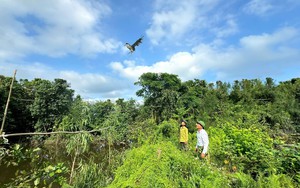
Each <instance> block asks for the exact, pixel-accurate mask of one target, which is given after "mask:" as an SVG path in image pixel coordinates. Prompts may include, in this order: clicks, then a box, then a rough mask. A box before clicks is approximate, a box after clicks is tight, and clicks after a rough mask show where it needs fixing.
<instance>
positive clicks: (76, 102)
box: [0, 73, 300, 187]
mask: <svg viewBox="0 0 300 188" xmlns="http://www.w3.org/2000/svg"><path fill="white" fill-rule="evenodd" d="M10 81H11V78H9V77H4V76H0V109H1V112H3V111H4V108H5V104H6V100H7V97H8V92H9V85H10ZM135 84H136V85H138V86H140V87H141V88H140V90H138V91H137V93H136V94H137V96H139V97H142V98H143V99H144V103H143V104H138V103H137V102H136V101H135V100H133V99H130V100H124V99H118V100H116V101H111V100H106V101H95V102H86V101H84V100H82V99H81V97H80V96H76V97H74V91H73V90H72V89H70V86H69V84H68V83H67V82H66V81H65V80H62V79H55V80H54V81H48V80H42V79H34V80H32V81H28V80H20V81H15V82H14V85H13V93H12V98H11V101H10V104H9V108H8V114H7V117H6V123H5V126H4V132H5V133H4V134H9V133H16V132H45V131H47V132H49V131H91V132H83V133H79V134H53V135H51V136H43V137H41V136H34V137H33V136H31V137H27V139H24V137H7V138H5V137H1V138H0V144H1V146H0V165H1V167H2V169H4V170H1V171H0V186H5V187H43V186H46V187H298V186H299V183H300V173H299V172H300V154H299V152H298V151H299V149H300V144H299V134H300V126H299V125H300V79H299V78H295V79H291V80H289V81H285V82H280V83H276V82H275V81H274V80H273V79H272V78H266V80H265V81H262V80H258V79H253V80H248V79H243V80H236V81H235V82H234V83H232V84H231V83H226V82H222V81H217V82H216V83H207V82H206V81H205V80H198V79H195V80H189V81H186V82H182V81H181V80H180V78H179V77H178V76H177V75H172V74H167V73H160V74H157V73H145V74H143V75H142V76H141V77H140V78H139V80H138V81H137V82H136V83H135ZM2 119H3V113H1V114H0V120H2ZM182 119H185V120H187V122H188V124H187V127H188V129H189V146H188V148H189V150H188V151H182V150H180V149H179V148H180V147H179V144H178V136H179V135H178V134H179V122H180V120H182ZM198 119H201V120H203V121H205V122H206V124H207V126H206V128H205V129H206V130H207V132H208V134H209V139H210V145H209V156H208V157H207V158H206V159H205V160H199V159H195V158H196V155H195V153H194V147H195V144H196V134H195V132H196V129H195V122H196V120H198ZM14 138H18V139H14ZM37 141H38V142H37ZM6 172H9V173H6Z"/></svg>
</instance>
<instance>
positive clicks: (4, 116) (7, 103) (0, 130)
mask: <svg viewBox="0 0 300 188" xmlns="http://www.w3.org/2000/svg"><path fill="white" fill-rule="evenodd" d="M16 74H17V70H15V72H14V76H13V77H12V80H11V84H10V88H9V93H8V98H7V102H6V106H5V110H4V115H3V120H2V124H1V129H0V135H2V132H3V128H4V124H5V119H6V114H7V110H8V105H9V101H10V96H11V92H12V87H13V84H14V81H15V77H16Z"/></svg>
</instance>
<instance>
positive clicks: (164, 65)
mask: <svg viewBox="0 0 300 188" xmlns="http://www.w3.org/2000/svg"><path fill="white" fill-rule="evenodd" d="M298 33H299V32H298V30H296V29H295V28H282V29H280V30H278V31H276V32H274V33H272V34H262V35H252V36H245V37H243V38H241V39H240V45H239V46H234V47H227V48H222V47H221V46H215V45H212V44H208V45H205V44H202V45H199V46H197V47H195V48H194V49H193V50H192V52H178V53H176V54H174V55H172V56H171V57H170V58H169V59H168V60H167V61H161V62H156V63H154V64H153V65H150V66H141V65H135V66H132V65H131V66H126V65H125V63H121V62H114V63H112V64H111V67H112V69H113V70H114V71H117V72H119V73H120V74H121V75H122V76H123V77H125V78H129V79H131V80H135V81H136V80H137V78H138V77H139V76H140V75H141V74H143V73H145V72H157V73H158V72H167V73H172V74H177V75H179V77H180V78H182V79H183V80H189V79H194V78H203V76H205V74H206V73H207V72H209V71H214V72H215V76H216V79H221V80H223V79H240V78H247V77H252V78H257V77H264V76H272V75H275V74H279V73H280V71H281V70H283V69H284V68H285V67H286V66H287V65H294V66H295V65H298V63H299V61H300V50H299V48H297V47H294V44H297V41H298V42H299V37H300V36H299V34H298ZM298 66H299V65H298ZM203 79H205V78H203Z"/></svg>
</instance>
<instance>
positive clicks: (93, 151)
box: [0, 140, 129, 187]
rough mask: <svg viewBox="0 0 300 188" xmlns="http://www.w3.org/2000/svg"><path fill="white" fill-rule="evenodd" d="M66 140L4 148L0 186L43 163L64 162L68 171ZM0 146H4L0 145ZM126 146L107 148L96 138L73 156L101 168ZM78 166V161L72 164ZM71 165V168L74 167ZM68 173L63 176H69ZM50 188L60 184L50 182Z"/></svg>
mask: <svg viewBox="0 0 300 188" xmlns="http://www.w3.org/2000/svg"><path fill="white" fill-rule="evenodd" d="M65 146H66V143H65V142H63V141H59V142H57V141H54V140H50V141H47V140H46V141H45V142H42V144H38V145H36V144H28V143H18V144H17V145H15V146H14V147H11V148H13V149H9V150H8V148H6V153H7V154H5V155H2V157H0V169H1V170H0V187H3V186H4V185H5V184H7V183H10V182H13V181H15V179H16V177H17V174H20V173H21V172H22V171H23V172H30V171H32V169H33V168H34V169H37V168H41V169H42V168H44V166H45V164H47V165H56V164H59V163H62V164H64V165H65V166H66V167H67V168H68V169H69V171H70V169H71V166H72V161H73V158H72V156H70V155H68V153H67V150H66V147H65ZM0 148H2V149H4V147H2V146H0ZM128 148H129V145H128V144H126V143H123V142H121V143H118V144H113V145H111V146H110V147H109V146H108V144H107V142H106V141H103V140H97V141H93V143H90V149H89V151H88V152H86V153H83V154H81V155H80V156H78V158H77V162H79V161H83V162H88V161H90V160H92V161H93V162H94V163H97V164H101V166H102V167H103V168H104V169H105V168H107V167H108V166H109V160H110V159H111V157H112V156H110V155H118V153H123V152H124V151H125V150H126V149H128ZM76 164H77V165H76V166H78V163H76ZM76 166H75V167H76ZM69 175H70V174H69V173H68V174H67V175H66V176H67V177H66V178H67V179H68V178H69ZM52 187H60V186H59V185H58V184H53V185H52Z"/></svg>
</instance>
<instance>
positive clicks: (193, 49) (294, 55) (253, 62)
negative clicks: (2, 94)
mask: <svg viewBox="0 0 300 188" xmlns="http://www.w3.org/2000/svg"><path fill="white" fill-rule="evenodd" d="M299 9H300V1H299V0H284V1H279V0H230V1H223V0H184V1H178V0H152V1H150V0H139V1H137V0H48V1H40V0H1V1H0V75H4V76H12V75H13V72H14V70H17V75H16V78H17V80H19V79H28V80H33V79H34V78H42V79H47V80H50V81H54V79H55V78H61V79H65V80H67V82H68V83H69V84H70V87H71V88H72V89H74V90H75V93H76V95H77V94H78V95H80V96H81V97H82V98H83V99H85V100H106V99H117V98H125V99H130V98H136V94H135V93H136V91H137V90H138V89H140V88H139V87H138V86H135V85H134V83H135V82H136V81H138V78H139V77H140V76H141V75H142V74H143V73H146V72H155V73H162V72H166V73H170V74H176V75H178V77H179V78H180V79H181V81H183V82H184V81H187V80H194V79H201V80H206V81H207V82H208V83H210V82H216V81H218V80H221V81H224V82H229V83H233V82H234V80H241V79H261V80H262V81H264V80H265V78H266V77H271V78H273V79H274V80H275V81H276V82H280V81H286V80H290V79H291V78H297V77H299V76H300V32H299V30H300V12H299V11H298V10H299ZM142 36H143V41H142V44H140V45H139V46H137V47H136V51H135V52H134V53H132V54H130V53H129V50H128V49H127V48H126V47H125V46H124V44H125V43H126V42H128V43H130V44H133V43H134V42H135V41H136V40H137V39H138V38H140V37H142Z"/></svg>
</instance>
